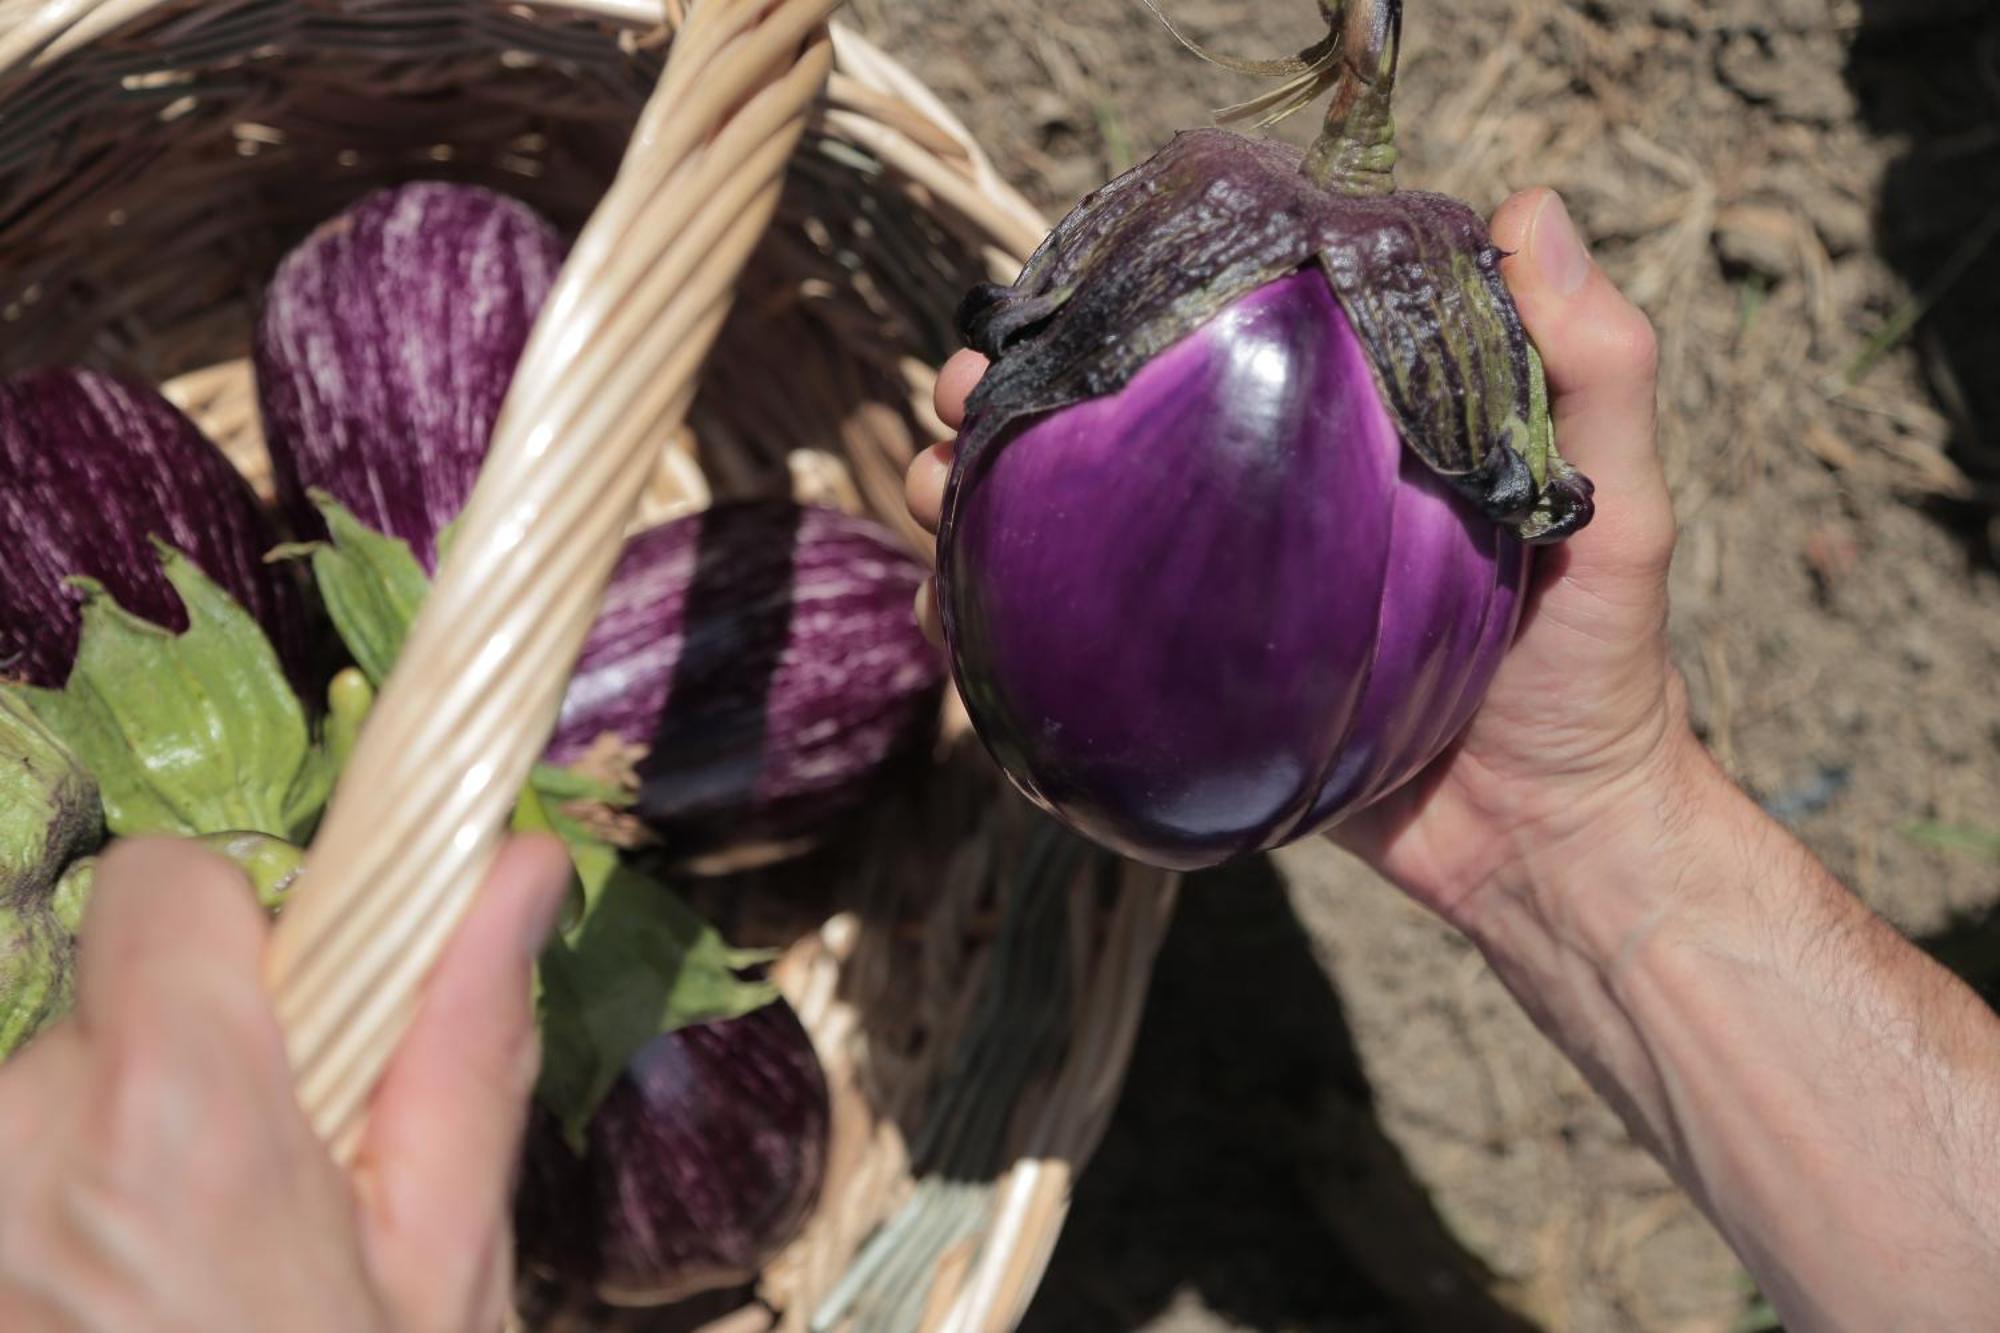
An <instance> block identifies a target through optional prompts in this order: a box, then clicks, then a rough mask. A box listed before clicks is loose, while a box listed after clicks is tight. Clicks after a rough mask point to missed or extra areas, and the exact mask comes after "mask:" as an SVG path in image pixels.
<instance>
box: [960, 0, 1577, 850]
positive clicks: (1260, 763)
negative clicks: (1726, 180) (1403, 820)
mask: <svg viewBox="0 0 2000 1333" xmlns="http://www.w3.org/2000/svg"><path fill="white" fill-rule="evenodd" d="M1322 8H1323V9H1324V10H1325V12H1326V13H1327V14H1328V15H1329V17H1330V18H1331V19H1333V20H1334V21H1336V22H1343V23H1345V25H1346V29H1345V32H1344V33H1342V34H1341V35H1340V36H1339V37H1338V39H1337V40H1336V39H1333V38H1330V39H1329V41H1328V43H1327V44H1326V47H1325V50H1326V51H1327V52H1328V53H1329V54H1328V56H1327V60H1326V62H1325V63H1324V65H1323V66H1316V67H1315V69H1316V70H1324V71H1325V75H1326V79H1327V81H1328V82H1329V83H1331V84H1332V85H1333V86H1334V87H1335V92H1334V97H1333V108H1334V109H1333V111H1332V112H1331V113H1330V114H1329V117H1328V126H1327V133H1326V134H1325V135H1324V136H1323V137H1322V139H1321V140H1320V142H1319V143H1317V144H1315V145H1314V147H1313V148H1312V150H1311V151H1309V152H1307V153H1306V154H1304V155H1303V156H1302V155H1301V154H1300V153H1299V152H1298V151H1297V150H1295V149H1291V148H1288V147H1286V146H1284V145H1282V144H1278V143H1273V142H1265V141H1259V140H1252V139H1249V138H1245V137H1243V136H1241V135H1237V134H1232V133H1229V132H1227V131H1221V130H1211V131H1199V132H1194V133H1189V134H1184V135H1181V136H1180V137H1178V138H1177V139H1175V140H1174V141H1173V142H1172V144H1170V145H1169V146H1168V147H1167V148H1166V149H1165V150H1163V151H1162V152H1161V153H1160V154H1159V155H1158V156H1157V157H1155V158H1154V159H1152V160H1151V161H1149V162H1147V163H1145V164H1144V165H1142V166H1140V167H1138V168H1137V169H1135V170H1134V171H1133V172H1131V173H1129V174H1128V175H1127V176H1125V177H1122V178H1120V179H1119V180H1117V181H1114V182H1113V183H1111V184H1110V185H1108V186H1106V187H1105V188H1104V189H1102V190H1100V191H1098V192H1097V193H1096V194H1094V195H1092V196H1091V197H1089V198H1088V199H1086V200H1085V201H1084V202H1083V203H1082V204H1081V205H1079V206H1078V208H1077V209H1076V211H1075V212H1073V213H1072V214H1071V215H1070V216H1069V217H1068V218H1066V219H1065V220H1064V221H1063V222H1062V223H1060V224H1059V225H1058V226H1057V227H1056V229H1055V231H1054V232H1053V233H1052V234H1051V235H1050V237H1049V238H1048V240H1047V241H1046V242H1045V243H1044V244H1043V246H1042V247H1041V249H1040V250H1039V251H1038V252H1037V253H1036V255H1035V256H1034V257H1033V258H1032V259H1031V260H1030V261H1029V263H1028V265H1027V268H1026V269H1025V271H1024V272H1023V273H1022V275H1021V277H1020V279H1019V280H1018V281H1017V282H1016V283H1015V284H1014V286H1013V287H1012V288H1006V289H1002V288H996V287H989V288H982V289H979V290H977V291H975V292H974V293H973V294H972V295H971V296H970V297H968V299H967V301H966V303H965V306H964V307H963V309H962V310H961V320H962V322H963V324H964V327H965V332H966V335H967V338H968V340H969V341H970V342H971V343H972V344H973V345H974V346H976V347H978V348H979V349H980V350H982V351H983V352H985V353H986V354H987V355H988V356H989V357H990V358H992V362H993V364H992V366H991V368H990V369H989V371H988V372H987V374H986V377H985V379H984V381H983V382H982V383H981V384H980V386H979V388H978V389H977V390H976V391H975V392H974V393H973V395H972V397H971V399H970V402H969V404H968V415H967V419H966V427H965V432H964V434H963V436H962V438H961V439H960V442H959V446H958V450H957V453H956V456H955V461H954V464H953V468H952V473H951V477H950V481H949V482H948V484H947V488H946V495H945V502H944V516H943V522H942V526H941V529H940V532H939V551H938V589H939V600H940V606H941V609H942V612H943V620H944V629H945V637H946V641H947V644H948V645H949V648H950V652H951V658H952V665H953V669H954V671H955V673H956V675H957V679H958V683H959V689H960V693H961V694H962V695H963V696H964V698H965V701H966V704H967V707H968V709H969V711H970V713H971V716H972V719H973V723H974V725H975V727H976V728H977V730H978V732H979V734H980V737H981V738H982V739H983V740H984V741H985V743H986V744H987V746H988V748H989V749H990V750H991V751H992V752H993V754H994V755H995V756H996V758H998V760H999V761H1000V763H1001V765H1002V766H1003V767H1004V768H1005V769H1006V770H1007V772H1008V775H1009V776H1010V777H1011V778H1012V779H1013V780H1014V781H1015V783H1016V784H1017V785H1018V786H1019V787H1020V788H1021V789H1022V790H1023V791H1024V792H1026V793H1027V794H1028V795H1029V796H1030V797H1032V798H1033V799H1035V800H1036V801H1038V802H1039V803H1040V804H1042V805H1043V807H1044V808H1046V809H1048V810H1050V811H1052V812H1053V813H1055V814H1057V815H1058V816H1060V817H1061V818H1063V819H1065V820H1067V821H1068V822H1069V823H1070V824H1071V825H1072V826H1074V827H1075V828H1077V829H1079V830H1080V831H1082V832H1083V833H1085V834H1087V835H1089V836H1090V837H1092V838H1094V839H1096V840H1098V841H1099V842H1102V843H1104V844H1105V845H1107V846H1109V847H1112V848H1114V849H1116V850H1118V851H1121V852H1124V853H1125V854H1127V855H1130V856H1133V857H1135V858H1138V859H1141V860H1146V861H1150V862H1153V863H1154V864H1158V865H1164V866H1170V867H1175V868H1193V867H1197V866H1203V865H1210V864H1214V863H1216V862H1219V861H1223V860H1226V859H1229V858H1231V857H1234V856H1238V855H1242V854H1245V853H1249V852H1253V851H1256V850H1258V849H1261V848H1266V847H1271V846H1275V845H1277V844H1279V843H1283V842H1286V841H1289V840H1291V839H1294V838H1298V837H1301V836H1303V835H1305V834H1307V833H1309V832H1312V831H1314V830H1316V829H1320V828H1323V827H1326V826H1327V825H1329V824H1330V823H1332V822H1334V821H1337V820H1338V819H1340V818H1341V817H1343V816H1344V815H1346V814H1347V813H1349V812H1351V811H1353V810H1356V809H1359V808H1361V807H1363V806H1365V805H1367V804H1368V803H1370V802H1371V801H1374V800H1376V799H1378V798H1379V797H1380V796H1382V795H1383V794H1384V793H1386V792H1388V791H1389V790H1391V789H1393V788H1394V787H1396V786H1397V785H1398V784H1400V783H1402V782H1404V781H1406V780H1407V779H1408V778H1410V777H1411V776H1412V775H1413V774H1414V773H1415V772H1416V771H1417V770H1418V769H1420V768H1421V767H1423V765H1424V764H1426V763H1427V762H1428V761H1429V760H1431V759H1432V758H1433V757H1435V756H1436V755H1437V754H1438V753H1440V752H1441V751H1442V750H1443V748H1444V747H1445V746H1446V745H1447V744H1449V743H1450V741H1451V740H1452V738H1453V736H1454V735H1455V734H1456V733H1457V732H1458V731H1459V730H1460V729H1461V728H1462V727H1463V726H1464V725H1465V723H1466V721H1467V720H1468V718H1469V717H1470V716H1471V714H1472V712H1473V710H1474V709H1475V708H1476V707H1477V706H1478V704H1479V701H1480V699H1481V698H1482V696H1483V695H1484V693H1485V691H1486V688H1487V686H1488V684H1489V682H1490V681H1491V679H1492V677H1493V673H1494V671H1495V669H1496V668H1497V666H1498V663H1499V661H1500V657H1501V655H1502V653H1503V652H1504V651H1505V649H1506V647H1507V645H1508V643H1509V641H1510V639H1511V637H1512V634H1513V631H1514V626H1515V622H1516V618H1517V613H1518V609H1519V603H1520V598H1521V593H1522V589H1523V587H1524V586H1525V580H1526V578H1527V575H1528V570H1529V563H1530V561H1529V555H1530V551H1529V548H1530V547H1531V546H1533V545H1536V544H1541V543H1547V542H1554V541H1559V540H1561V539H1562V538H1563V537H1565V536H1566V535H1567V534H1569V533H1570V532H1573V531H1575V530H1576V529H1577V528H1579V527H1581V526H1582V525H1583V524H1584V523H1586V522H1588V521H1589V519H1590V516H1591V512H1592V499H1591V488H1590V484H1589V482H1588V481H1587V480H1585V479H1584V478H1583V477H1582V476H1580V475H1579V474H1578V473H1576V471H1575V470H1574V469H1573V468H1571V467H1570V466H1569V465H1568V464H1567V463H1565V462H1564V461H1563V460H1562V458H1561V457H1560V455H1559V454H1557V452H1556V451H1555V448H1554V443H1553V439H1552V429H1551V426H1550V423H1549V416H1548V406H1547V390H1546V387H1545V384H1544V381H1543V377H1542V370H1541V363H1540V361H1539V359H1538V358H1537V356H1536V353H1535V350H1534V348H1533V346H1532V345H1531V344H1530V343H1529V341H1528V339H1527V335H1526V333H1525V332H1524V330H1523V328H1522V325H1521V321H1520V318H1519V316H1518V314H1517V313H1516V311H1515V309H1514V306H1513V303H1512V300H1511V298H1510V297H1509V296H1508V294H1507V290H1506V287H1505V285H1504V284H1503V283H1502V281H1501V279H1500V275H1499V268H1498V262H1499V258H1500V256H1499V252H1498V251H1497V250H1496V249H1495V248H1494V246H1493V244H1492V242H1491V240H1490V238H1489V237H1488V236H1487V233H1486V229H1485V226H1484V224H1483V223H1482V222H1481V221H1480V219H1479V218H1478V216H1477V215H1475V214H1474V213H1473V212H1472V211H1471V210H1470V209H1469V208H1467V207H1465V206H1464V205H1463V204H1460V203H1457V202H1455V201H1453V200H1450V199H1446V198H1444V197H1442V196H1439V195H1432V194H1419V193H1414V192H1408V191H1397V190H1395V189H1394V186H1393V183H1392V181H1391V178H1390V169H1391V167H1392V165H1393V163H1394V160H1395V155H1394V148H1393V144H1392V142H1391V122H1390V118H1389V93H1390V89H1391V87H1392V86H1393V82H1394V72H1395V54H1396V43H1397V39H1398V34H1399V27H1400V6H1399V5H1398V4H1397V3H1396V0H1348V3H1347V4H1345V5H1344V6H1331V5H1323V6H1322Z"/></svg>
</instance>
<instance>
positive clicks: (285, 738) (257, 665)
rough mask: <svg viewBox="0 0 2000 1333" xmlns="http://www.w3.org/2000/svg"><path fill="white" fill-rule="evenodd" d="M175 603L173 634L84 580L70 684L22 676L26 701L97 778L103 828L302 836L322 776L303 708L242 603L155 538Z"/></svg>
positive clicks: (328, 773)
mask: <svg viewBox="0 0 2000 1333" xmlns="http://www.w3.org/2000/svg"><path fill="white" fill-rule="evenodd" d="M159 549H160V559H161V563H162V565H163V567H164V568H165V570H166V575H167V580H168V582H170V583H171V584H172V585H173V586H174V589H175V591H177V592H179V593H180V596H181V601H182V602H183V603H184V604H185V605H186V607H187V613H188V628H187V631H186V632H185V633H182V634H174V633H172V632H170V631H168V630H165V629H162V628H161V627H159V626H158V625H154V624H151V623H150V622H148V621H144V620H141V619H140V618H139V617H137V616H135V615H133V614H131V613H130V612H128V611H126V610H125V609H123V608H122V607H120V606H119V605H118V604H117V603H116V602H115V601H113V600H112V598H111V596H110V594H108V593H107V592H106V591H105V590H104V588H103V587H102V586H101V585H99V584H96V583H93V582H91V581H89V580H85V579H78V580H75V583H76V585H77V586H78V587H80V588H82V589H83V591H84V594H85V596H84V603H83V639H82V644H81V646H80V647H79V648H78V650H77V659H76V666H75V667H74V668H73V669H72V670H71V672H70V678H69V683H68V684H67V685H65V686H64V687H63V688H62V689H60V690H46V689H34V688H26V687H23V688H22V689H21V691H20V693H21V697H22V698H24V699H25V700H26V701H27V703H28V705H29V706H30V707H31V708H33V709H34V710H35V713H36V714H37V715H38V716H39V717H40V718H41V719H42V720H43V721H44V722H45V723H47V724H48V726H49V727H50V729H52V730H53V731H55V732H56V733H57V734H58V735H60V736H61V737H62V738H63V740H64V741H65V742H66V743H67V744H68V745H69V747H70V748H71V749H72V750H74V751H75V752H76V754H77V756H78V757H79V758H81V759H82V760H83V763H84V766H85V767H86V768H88V769H89V770H90V772H91V774H92V775H93V776H94V777H95V778H96V779H97V783H98V787H99V790H100V792H101V794H102V796H103V801H104V815H105V823H106V824H107V825H108V826H109V827H110V829H111V831H112V832H113V833H116V834H119V835H120V836H130V835H132V834H139V833H173V834H181V835H184V836H194V835H199V834H204V833H214V832H218V831H221V830H224V829H236V830H243V831H250V832H257V833H265V834H269V835H270V836H272V837H275V838H285V839H288V840H292V841H302V840H303V838H304V836H305V834H306V833H307V832H309V831H310V829H311V826H312V823H313V821H314V820H315V819H317V818H318V815H319V812H320V809H321V808H322V807H323V806H324V805H325V803H326V796H327V792H328V790H329V788H330V787H331V785H332V769H331V766H330V765H329V764H328V763H327V762H326V759H325V756H323V755H321V754H320V753H318V752H317V751H316V750H315V749H314V747H313V744H312V736H311V733H310V731H309V730H308V728H307V725H306V716H305V710H304V709H303V708H301V707H300V705H299V701H298V698H297V696H296V695H294V694H293V693H292V688H291V686H290V685H289V684H288V683H287V682H286V680H285V673H284V670H283V668H282V667H281V666H280V665H279V663H278V655H277V653H276V652H275V651H274V650H273V649H272V647H271V644H270V641H269V640H268V639H266V638H265V636H264V632H263V630H262V629H261V628H259V627H258V625H257V622H256V621H255V620H254V619H252V618H251V616H250V615H249V613H247V612H246V611H244V610H243V608H241V607H240V606H238V605H237V604H236V603H235V602H234V601H233V600H232V599H231V598H230V596H229V594H228V593H226V592H224V591H223V590H222V589H221V588H220V587H218V586H217V585H216V584H215V583H213V582H212V581H210V580H209V578H208V577H207V576H206V575H204V574H203V573H202V572H201V571H200V570H199V569H197V568H196V567H195V566H194V563H193V562H192V561H190V560H189V559H188V558H187V557H186V556H184V555H182V554H181V553H180V552H179V551H176V550H173V549H172V548H170V547H168V546H166V545H164V544H159Z"/></svg>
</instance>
